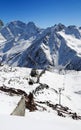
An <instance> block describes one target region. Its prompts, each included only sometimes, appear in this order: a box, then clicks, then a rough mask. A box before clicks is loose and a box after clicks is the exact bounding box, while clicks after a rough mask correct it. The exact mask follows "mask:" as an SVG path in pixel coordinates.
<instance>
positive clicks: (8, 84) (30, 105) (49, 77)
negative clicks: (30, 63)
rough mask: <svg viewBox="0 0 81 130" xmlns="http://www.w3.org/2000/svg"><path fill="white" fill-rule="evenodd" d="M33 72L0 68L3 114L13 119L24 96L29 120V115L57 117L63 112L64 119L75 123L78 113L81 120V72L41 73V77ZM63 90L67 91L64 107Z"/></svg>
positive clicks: (64, 96)
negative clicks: (73, 118)
mask: <svg viewBox="0 0 81 130" xmlns="http://www.w3.org/2000/svg"><path fill="white" fill-rule="evenodd" d="M31 72H32V70H31V69H28V68H17V67H15V68H12V67H8V66H2V67H0V114H2V113H3V114H7V115H10V114H11V113H12V111H13V110H14V108H15V107H16V105H17V103H18V102H19V100H20V99H21V97H22V95H24V96H25V102H26V113H25V116H26V115H27V113H28V111H29V112H33V111H39V112H44V111H45V112H48V113H52V114H54V115H58V112H59V111H60V112H61V113H62V114H63V115H62V116H63V117H64V118H66V117H68V118H71V119H72V115H73V113H75V112H76V113H77V115H78V119H81V104H80V102H81V82H80V79H81V72H76V71H71V72H70V71H66V72H61V73H58V72H57V71H56V72H54V73H51V72H48V71H42V70H38V72H37V76H33V75H32V73H31ZM59 88H63V91H61V102H60V104H59ZM29 95H33V97H32V96H29ZM77 101H78V102H77Z"/></svg>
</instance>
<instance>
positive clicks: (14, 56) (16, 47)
mask: <svg viewBox="0 0 81 130" xmlns="http://www.w3.org/2000/svg"><path fill="white" fill-rule="evenodd" d="M0 63H1V64H8V65H9V66H20V67H29V68H39V69H49V70H51V69H55V68H58V69H67V70H81V27H77V26H68V27H66V26H64V25H62V24H58V25H54V26H52V27H48V28H46V29H42V28H38V27H37V26H36V25H35V24H34V23H33V22H29V23H27V24H26V23H23V22H21V21H13V22H10V23H8V24H7V25H5V26H3V27H2V29H1V30H0Z"/></svg>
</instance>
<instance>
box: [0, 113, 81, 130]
mask: <svg viewBox="0 0 81 130" xmlns="http://www.w3.org/2000/svg"><path fill="white" fill-rule="evenodd" d="M0 117H1V118H0V122H1V123H0V129H1V130H17V129H19V130H27V129H29V130H41V129H42V130H50V129H51V130H54V129H57V130H80V129H81V121H78V122H76V121H73V120H71V119H67V120H65V119H63V118H59V117H56V116H54V115H51V114H48V113H43V114H42V113H31V114H28V116H27V117H16V116H14V117H11V116H2V115H0Z"/></svg>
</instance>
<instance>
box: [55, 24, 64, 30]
mask: <svg viewBox="0 0 81 130" xmlns="http://www.w3.org/2000/svg"><path fill="white" fill-rule="evenodd" d="M65 27H66V26H65V25H63V24H61V23H59V24H55V25H54V29H55V31H61V30H63V29H64V28H65Z"/></svg>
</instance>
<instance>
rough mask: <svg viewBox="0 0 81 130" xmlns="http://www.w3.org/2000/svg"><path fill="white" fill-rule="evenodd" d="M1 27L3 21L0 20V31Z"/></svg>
mask: <svg viewBox="0 0 81 130" xmlns="http://www.w3.org/2000/svg"><path fill="white" fill-rule="evenodd" d="M2 26H4V23H3V21H2V20H1V19H0V29H1V28H2Z"/></svg>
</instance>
